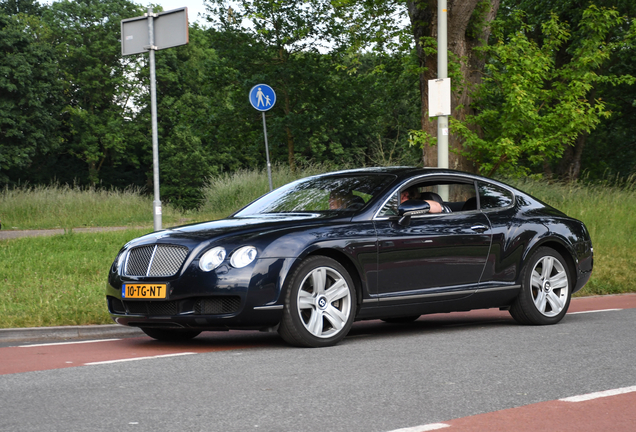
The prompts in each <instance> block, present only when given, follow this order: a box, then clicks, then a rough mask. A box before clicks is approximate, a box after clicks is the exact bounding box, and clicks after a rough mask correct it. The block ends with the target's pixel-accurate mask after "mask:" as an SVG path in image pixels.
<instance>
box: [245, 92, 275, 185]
mask: <svg viewBox="0 0 636 432" xmlns="http://www.w3.org/2000/svg"><path fill="white" fill-rule="evenodd" d="M248 100H249V102H250V104H251V105H252V107H254V109H255V110H257V111H260V112H262V113H263V135H265V155H266V157H267V179H268V180H269V191H270V192H271V191H272V190H274V186H273V184H272V165H271V163H270V162H269V146H268V144H267V123H266V122H265V111H268V110H270V109H272V108H273V107H274V104H275V103H276V92H275V91H274V89H273V88H271V87H270V86H268V85H267V84H256V85H255V86H254V87H252V89H251V90H250V93H249V96H248Z"/></svg>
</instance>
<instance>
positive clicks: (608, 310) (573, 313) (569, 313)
mask: <svg viewBox="0 0 636 432" xmlns="http://www.w3.org/2000/svg"><path fill="white" fill-rule="evenodd" d="M619 310H623V309H599V310H591V311H580V312H568V315H576V314H584V313H596V312H610V311H619Z"/></svg>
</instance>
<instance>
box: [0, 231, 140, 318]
mask: <svg viewBox="0 0 636 432" xmlns="http://www.w3.org/2000/svg"><path fill="white" fill-rule="evenodd" d="M146 232H148V230H147V229H145V230H140V229H130V230H125V231H115V232H104V233H81V234H79V233H77V234H76V233H69V234H64V235H56V236H51V237H29V238H21V239H15V240H5V241H0V262H1V263H2V265H1V266H0V282H1V283H0V285H1V287H2V288H1V290H0V328H16V327H40V326H58V325H83V324H105V323H112V320H111V319H110V316H109V315H108V311H107V308H106V300H105V296H104V289H105V286H106V280H107V275H108V271H109V269H110V265H111V264H112V262H113V259H115V255H116V254H117V252H118V251H119V249H120V248H121V247H122V246H123V245H124V244H125V243H126V242H127V241H129V240H131V239H133V238H135V237H138V236H140V235H142V234H144V233H146Z"/></svg>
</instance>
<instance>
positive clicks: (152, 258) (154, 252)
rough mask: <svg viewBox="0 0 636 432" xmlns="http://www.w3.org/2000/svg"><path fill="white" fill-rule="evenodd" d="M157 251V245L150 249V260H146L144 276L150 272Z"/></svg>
mask: <svg viewBox="0 0 636 432" xmlns="http://www.w3.org/2000/svg"><path fill="white" fill-rule="evenodd" d="M156 253H157V245H155V248H154V249H153V250H152V256H151V257H150V261H149V262H148V270H146V277H148V275H149V274H150V269H151V268H152V262H153V261H154V260H155V254H156Z"/></svg>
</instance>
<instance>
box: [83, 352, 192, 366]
mask: <svg viewBox="0 0 636 432" xmlns="http://www.w3.org/2000/svg"><path fill="white" fill-rule="evenodd" d="M190 354H196V353H194V352H182V353H175V354H162V355H156V356H149V357H133V358H127V359H119V360H107V361H99V362H91V363H84V366H94V365H103V364H111V363H121V362H129V361H136V360H149V359H158V358H165V357H177V356H184V355H190Z"/></svg>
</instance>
